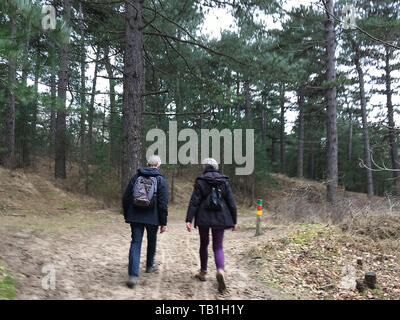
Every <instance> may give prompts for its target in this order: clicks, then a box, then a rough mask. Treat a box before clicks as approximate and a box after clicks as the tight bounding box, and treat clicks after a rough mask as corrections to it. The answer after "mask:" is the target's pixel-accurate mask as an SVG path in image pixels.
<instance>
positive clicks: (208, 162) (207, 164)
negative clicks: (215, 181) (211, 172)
mask: <svg viewBox="0 0 400 320" xmlns="http://www.w3.org/2000/svg"><path fill="white" fill-rule="evenodd" d="M202 164H203V169H204V170H205V169H208V168H213V169H215V170H218V162H217V160H215V159H213V158H205V159H204V160H203V163H202Z"/></svg>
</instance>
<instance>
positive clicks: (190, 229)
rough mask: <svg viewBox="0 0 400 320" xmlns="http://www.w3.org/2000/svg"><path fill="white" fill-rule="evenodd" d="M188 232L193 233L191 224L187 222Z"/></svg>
mask: <svg viewBox="0 0 400 320" xmlns="http://www.w3.org/2000/svg"><path fill="white" fill-rule="evenodd" d="M186 230H187V231H189V232H190V231H192V224H191V223H190V222H186Z"/></svg>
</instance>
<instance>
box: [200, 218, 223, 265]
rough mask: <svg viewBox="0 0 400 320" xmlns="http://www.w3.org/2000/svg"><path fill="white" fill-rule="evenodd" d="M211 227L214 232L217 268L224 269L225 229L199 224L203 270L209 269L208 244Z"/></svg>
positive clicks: (213, 239)
mask: <svg viewBox="0 0 400 320" xmlns="http://www.w3.org/2000/svg"><path fill="white" fill-rule="evenodd" d="M210 229H211V233H212V241H213V251H214V259H215V265H216V267H217V269H222V270H224V268H225V258H224V250H223V242H224V231H225V230H224V229H223V228H210V227H200V226H199V234H200V265H201V271H207V262H208V244H209V243H210Z"/></svg>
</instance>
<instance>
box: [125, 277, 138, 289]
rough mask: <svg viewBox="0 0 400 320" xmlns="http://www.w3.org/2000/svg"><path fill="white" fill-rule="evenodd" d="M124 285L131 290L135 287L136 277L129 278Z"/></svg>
mask: <svg viewBox="0 0 400 320" xmlns="http://www.w3.org/2000/svg"><path fill="white" fill-rule="evenodd" d="M126 285H127V286H128V288H130V289H132V288H133V287H134V286H135V285H136V276H129V279H128V281H127V282H126Z"/></svg>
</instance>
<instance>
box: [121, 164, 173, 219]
mask: <svg viewBox="0 0 400 320" xmlns="http://www.w3.org/2000/svg"><path fill="white" fill-rule="evenodd" d="M139 175H140V176H151V177H156V179H157V201H156V203H155V205H154V206H153V207H152V208H138V207H134V206H133V205H132V192H133V186H134V185H135V181H136V179H137V177H138V176H139ZM122 207H123V209H124V217H125V222H126V223H131V222H139V223H145V224H153V225H157V226H166V225H167V216H168V186H167V180H165V179H164V177H163V176H162V175H161V173H160V171H158V169H156V168H149V167H146V168H141V169H139V170H138V173H137V174H135V175H134V176H133V177H132V179H131V181H130V182H129V184H128V186H127V187H126V190H125V193H124V196H123V198H122Z"/></svg>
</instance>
